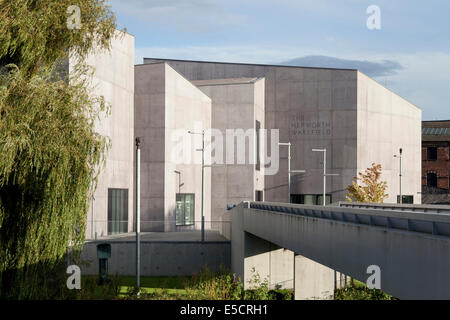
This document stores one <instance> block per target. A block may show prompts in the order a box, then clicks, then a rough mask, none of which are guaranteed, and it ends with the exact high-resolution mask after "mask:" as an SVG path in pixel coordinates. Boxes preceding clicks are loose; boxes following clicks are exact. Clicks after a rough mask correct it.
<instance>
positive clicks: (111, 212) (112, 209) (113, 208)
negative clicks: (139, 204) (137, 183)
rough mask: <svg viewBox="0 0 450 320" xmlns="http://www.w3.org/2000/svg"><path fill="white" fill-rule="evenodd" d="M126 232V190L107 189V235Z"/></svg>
mask: <svg viewBox="0 0 450 320" xmlns="http://www.w3.org/2000/svg"><path fill="white" fill-rule="evenodd" d="M126 232H128V189H108V234H118V233H126Z"/></svg>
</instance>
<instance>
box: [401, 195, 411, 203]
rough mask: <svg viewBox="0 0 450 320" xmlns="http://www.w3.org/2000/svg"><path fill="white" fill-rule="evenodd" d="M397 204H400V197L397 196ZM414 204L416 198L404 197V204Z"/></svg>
mask: <svg viewBox="0 0 450 320" xmlns="http://www.w3.org/2000/svg"><path fill="white" fill-rule="evenodd" d="M397 203H400V196H397ZM405 203H406V204H413V203H414V196H403V195H402V204H405Z"/></svg>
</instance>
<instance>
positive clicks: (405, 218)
mask: <svg viewBox="0 0 450 320" xmlns="http://www.w3.org/2000/svg"><path fill="white" fill-rule="evenodd" d="M244 207H247V208H250V209H255V210H264V211H272V212H276V213H283V214H293V215H300V216H303V217H307V218H317V219H327V220H334V221H340V222H345V223H354V224H360V225H368V226H373V227H382V228H388V229H395V230H402V231H408V232H419V233H425V234H432V235H438V236H445V237H450V215H448V214H445V213H444V214H443V213H437V212H436V211H434V212H426V213H425V212H418V211H412V210H409V211H404V210H401V209H398V210H396V209H392V208H389V209H384V210H382V209H380V208H377V209H375V208H360V207H356V208H355V207H350V206H348V207H344V206H343V207H331V206H327V207H324V206H305V205H297V204H287V203H271V202H247V203H246V205H244Z"/></svg>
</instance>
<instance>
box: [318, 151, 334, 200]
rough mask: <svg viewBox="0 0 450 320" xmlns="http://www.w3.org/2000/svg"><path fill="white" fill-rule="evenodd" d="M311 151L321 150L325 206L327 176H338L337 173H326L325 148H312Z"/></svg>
mask: <svg viewBox="0 0 450 320" xmlns="http://www.w3.org/2000/svg"><path fill="white" fill-rule="evenodd" d="M312 151H313V152H323V199H322V200H323V206H326V204H327V202H326V196H327V176H338V175H339V174H337V173H327V149H326V148H324V149H312Z"/></svg>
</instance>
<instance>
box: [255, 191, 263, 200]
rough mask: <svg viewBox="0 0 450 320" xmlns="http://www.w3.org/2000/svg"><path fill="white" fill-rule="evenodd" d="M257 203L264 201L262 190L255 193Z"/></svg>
mask: <svg viewBox="0 0 450 320" xmlns="http://www.w3.org/2000/svg"><path fill="white" fill-rule="evenodd" d="M255 201H264V199H263V192H262V191H260V190H256V191H255Z"/></svg>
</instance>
